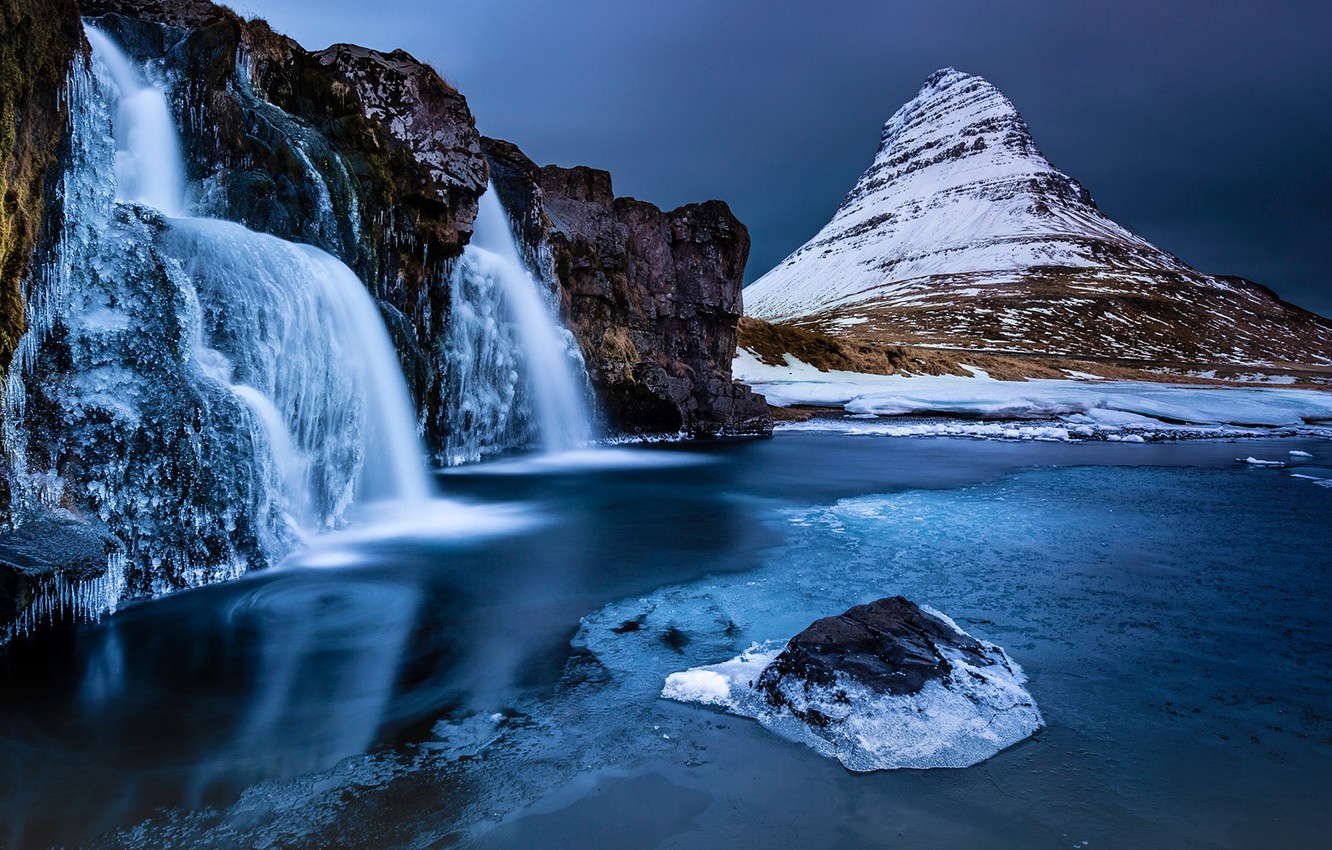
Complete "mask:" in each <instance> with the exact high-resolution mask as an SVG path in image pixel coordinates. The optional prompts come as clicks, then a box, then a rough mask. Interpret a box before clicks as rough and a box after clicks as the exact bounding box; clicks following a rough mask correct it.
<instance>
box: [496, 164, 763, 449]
mask: <svg viewBox="0 0 1332 850" xmlns="http://www.w3.org/2000/svg"><path fill="white" fill-rule="evenodd" d="M485 146H486V153H487V155H488V156H489V157H490V160H491V174H492V179H493V181H494V185H495V188H496V190H497V191H498V192H499V195H500V197H501V198H502V199H503V201H504V205H505V207H506V208H507V210H508V212H509V215H510V217H511V218H512V220H513V222H514V228H515V229H516V230H517V231H518V234H519V236H520V239H521V241H522V242H523V243H524V244H525V247H526V249H527V251H528V252H529V253H530V254H531V259H532V261H533V263H534V264H539V263H541V262H542V261H545V262H549V263H550V264H551V266H552V272H553V274H554V277H555V279H556V280H558V282H559V286H560V290H561V293H560V296H561V303H562V307H563V314H564V317H565V321H566V324H567V325H568V327H569V328H570V330H572V331H573V333H574V335H575V336H576V337H577V338H578V342H579V344H580V345H581V347H582V350H583V357H584V359H585V361H586V364H587V370H588V375H589V377H590V379H591V381H592V384H593V387H594V389H595V391H596V394H597V401H598V404H599V406H600V407H601V409H602V411H603V412H604V415H605V416H606V418H607V420H608V424H609V425H610V426H611V427H612V428H613V429H615V430H619V431H629V432H644V431H646V432H668V431H679V430H685V431H688V432H691V433H694V434H709V435H712V434H751V433H763V432H765V431H768V430H771V427H772V422H771V419H770V418H769V417H768V412H767V408H766V405H765V404H764V403H763V399H762V397H760V396H757V395H755V394H754V393H752V392H751V391H750V390H749V388H748V387H745V386H743V385H740V384H736V383H734V382H733V381H732V379H731V359H732V357H733V355H734V352H735V342H736V334H737V326H738V323H739V320H740V313H741V308H740V284H741V280H742V279H743V276H744V268H745V261H746V259H747V258H748V256H749V232H748V230H746V229H745V226H744V225H743V224H742V223H741V222H740V221H739V220H737V219H736V218H735V216H734V215H732V214H731V211H730V208H728V207H727V206H726V204H724V203H722V202H721V201H708V202H706V203H702V204H689V205H686V206H683V207H680V208H679V209H676V210H671V211H669V212H664V211H662V210H659V209H658V208H657V207H655V206H653V205H651V204H648V203H644V202H642V201H637V200H634V199H632V198H616V197H615V195H614V192H613V191H612V188H611V178H610V174H608V173H607V172H605V171H599V170H597V169H592V168H585V167H576V168H560V167H558V166H545V167H538V166H537V165H536V164H535V163H533V162H532V161H531V160H530V159H528V158H527V157H526V156H525V155H523V153H522V152H521V151H520V150H518V148H517V147H516V146H514V145H512V144H510V143H508V142H503V141H498V140H493V139H486V140H485Z"/></svg>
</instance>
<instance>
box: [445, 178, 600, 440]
mask: <svg viewBox="0 0 1332 850" xmlns="http://www.w3.org/2000/svg"><path fill="white" fill-rule="evenodd" d="M451 284H452V296H453V299H452V314H451V316H450V328H449V332H448V334H447V338H446V341H445V344H446V346H447V351H446V352H445V360H446V362H447V363H448V364H449V369H450V373H449V376H448V386H449V398H450V403H451V404H452V405H453V409H452V410H451V411H450V417H449V418H450V422H451V423H452V425H453V427H452V428H451V433H450V435H449V437H448V441H447V445H446V447H445V461H446V462H447V463H460V462H465V461H472V460H478V459H480V458H481V457H482V456H484V455H486V454H490V453H494V452H499V451H503V450H506V449H511V448H519V447H525V446H529V445H533V444H535V445H536V446H539V447H540V448H541V449H542V450H543V451H545V452H561V451H568V450H571V449H575V448H578V447H580V446H582V445H585V444H586V443H587V442H588V441H589V440H590V439H591V431H592V429H591V424H590V417H589V414H588V398H587V395H588V394H587V380H586V376H585V374H583V361H582V355H581V353H580V351H579V349H578V343H577V341H576V340H575V339H574V338H573V335H572V334H570V333H569V332H568V331H567V330H566V329H564V328H562V327H561V326H560V325H559V323H558V322H557V321H556V318H555V316H556V311H555V310H554V308H553V306H552V305H551V304H549V303H548V301H547V296H546V291H548V288H543V286H542V285H541V284H540V283H539V282H538V279H537V277H536V276H535V275H533V274H532V272H531V271H530V270H529V269H528V268H527V266H526V265H525V264H524V262H523V259H522V256H521V253H520V252H519V249H518V244H517V241H516V240H515V238H514V234H513V228H512V227H511V226H510V224H509V219H508V216H507V215H505V212H504V207H503V206H502V205H501V204H500V200H499V195H498V194H497V193H496V192H495V189H494V187H493V186H489V187H487V189H486V192H485V194H483V195H482V196H481V199H480V201H479V202H478V210H477V217H476V224H475V226H474V229H473V232H472V239H471V242H470V243H469V244H468V246H467V248H466V249H465V250H464V252H463V256H462V259H461V260H460V262H459V264H458V267H457V270H456V271H455V273H454V276H453V279H452V281H451ZM543 289H545V291H543Z"/></svg>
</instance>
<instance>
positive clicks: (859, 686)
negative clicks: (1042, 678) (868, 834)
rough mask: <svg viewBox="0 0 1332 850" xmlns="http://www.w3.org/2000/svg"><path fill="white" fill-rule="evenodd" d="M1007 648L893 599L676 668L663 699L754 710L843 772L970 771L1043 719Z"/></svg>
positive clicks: (756, 716) (737, 711)
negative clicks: (720, 659) (780, 639)
mask: <svg viewBox="0 0 1332 850" xmlns="http://www.w3.org/2000/svg"><path fill="white" fill-rule="evenodd" d="M1025 681H1026V677H1025V676H1024V675H1023V673H1022V669H1021V668H1020V667H1018V666H1017V665H1016V664H1015V663H1013V661H1012V660H1010V659H1009V657H1008V655H1007V653H1005V652H1004V651H1003V650H1002V649H1000V648H999V647H997V646H995V645H994V644H991V643H987V642H985V641H981V640H977V639H976V638H973V637H972V636H971V635H969V634H967V633H966V632H964V631H962V629H961V628H959V627H958V625H957V624H956V623H954V622H953V621H952V620H950V619H948V618H947V617H945V616H943V615H942V614H939V613H938V612H935V611H930V610H928V609H924V608H921V607H920V606H918V605H916V604H915V603H914V602H911V601H910V600H907V599H904V598H902V597H900V596H894V597H890V598H887V599H880V600H878V601H875V602H871V603H869V604H868V605H857V606H855V607H854V608H851V609H849V610H848V611H846V612H845V613H843V614H839V615H837V616H834V617H824V618H823V619H821V620H816V621H815V622H814V623H812V624H811V625H810V626H809V627H808V628H806V629H805V630H804V631H802V632H801V633H800V634H798V635H796V636H795V637H793V638H791V640H790V641H788V642H787V643H786V645H785V646H784V647H783V648H782V649H781V650H780V651H779V652H773V651H771V650H770V649H769V648H768V647H764V646H755V647H753V648H751V649H750V651H748V652H746V653H744V654H742V655H740V656H738V657H737V658H734V659H732V660H731V661H727V662H724V663H722V664H714V665H710V666H707V667H695V668H693V669H692V670H686V671H684V672H682V673H673V674H671V676H670V677H669V678H667V680H666V684H665V687H664V688H663V690H662V696H664V697H666V698H668V699H675V700H680V701H683V702H698V703H703V704H706V705H717V706H721V707H723V708H725V709H727V710H728V711H731V712H733V713H735V714H740V715H743V716H746V717H753V718H754V719H756V720H758V721H759V722H760V723H762V724H763V725H764V726H767V727H769V728H771V729H773V730H774V731H776V732H778V733H780V734H782V735H785V736H787V737H790V738H793V739H794V740H797V741H801V742H803V743H805V744H807V745H809V746H810V747H812V748H814V749H815V750H817V751H818V752H820V753H822V754H823V755H826V756H830V757H832V758H836V759H837V760H839V761H841V762H842V764H844V765H846V766H847V767H848V768H850V769H851V770H860V771H864V770H887V769H895V768H907V767H909V768H926V767H967V766H970V765H973V764H976V763H978V762H980V761H983V760H985V759H987V758H989V757H990V756H993V755H994V754H995V753H997V752H999V751H1000V750H1003V749H1004V748H1006V747H1009V746H1012V745H1013V744H1015V743H1017V742H1018V741H1021V740H1022V739H1024V738H1026V737H1028V736H1029V735H1031V734H1032V733H1033V732H1035V731H1036V730H1037V729H1039V728H1040V727H1041V726H1042V725H1044V720H1043V719H1042V718H1041V714H1040V712H1039V711H1038V710H1037V708H1036V703H1035V701H1034V700H1032V698H1031V695H1030V694H1029V693H1027V691H1026V689H1025V688H1024V687H1023V683H1024V682H1025Z"/></svg>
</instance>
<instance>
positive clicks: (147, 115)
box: [84, 26, 185, 216]
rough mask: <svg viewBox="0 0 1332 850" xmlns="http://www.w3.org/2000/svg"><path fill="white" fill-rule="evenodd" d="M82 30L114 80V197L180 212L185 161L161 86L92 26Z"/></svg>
mask: <svg viewBox="0 0 1332 850" xmlns="http://www.w3.org/2000/svg"><path fill="white" fill-rule="evenodd" d="M84 33H85V34H86V35H87V37H88V43H89V44H90V45H92V50H93V57H94V58H95V59H96V61H97V62H98V63H100V64H101V66H102V68H103V69H104V70H105V75H106V77H108V78H109V79H110V81H111V82H112V84H113V85H114V86H115V89H116V91H115V102H116V107H115V114H114V116H113V117H112V122H111V128H112V133H113V134H114V136H115V140H116V197H117V198H118V199H120V200H126V201H137V202H139V203H142V204H147V205H148V206H150V207H154V208H156V209H158V210H161V211H162V213H163V214H165V215H169V216H178V215H181V214H182V213H183V206H184V198H185V164H184V160H183V158H182V157H181V153H180V137H179V135H178V134H177V133H176V122H175V119H174V118H172V116H171V106H170V104H169V103H168V102H167V98H166V92H165V91H164V90H163V89H162V87H161V86H159V85H154V84H152V83H150V82H148V80H147V79H146V76H145V75H144V73H143V72H142V71H141V70H140V69H139V68H137V67H135V65H134V63H133V62H131V61H130V59H129V57H128V56H126V55H125V54H124V52H123V51H121V49H120V47H119V46H118V45H117V44H116V43H115V41H114V40H113V39H112V38H111V37H110V36H109V35H107V34H106V33H104V32H102V31H101V30H99V29H98V28H97V27H93V26H86V27H84Z"/></svg>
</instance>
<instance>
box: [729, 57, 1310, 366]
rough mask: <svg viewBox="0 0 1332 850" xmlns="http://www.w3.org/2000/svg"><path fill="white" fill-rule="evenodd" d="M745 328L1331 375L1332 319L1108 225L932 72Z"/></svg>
mask: <svg viewBox="0 0 1332 850" xmlns="http://www.w3.org/2000/svg"><path fill="white" fill-rule="evenodd" d="M744 295H745V301H746V307H747V309H746V313H747V314H748V315H750V316H753V317H755V318H759V319H764V320H767V321H775V322H786V323H797V324H800V325H802V326H805V327H808V328H811V329H814V330H818V331H823V332H827V333H832V334H840V335H849V336H854V337H858V338H873V339H877V340H881V341H885V342H892V343H896V344H912V345H924V346H932V347H942V348H960V349H968V350H987V351H1002V352H1006V353H1028V354H1043V355H1051V354H1053V355H1059V356H1062V357H1091V358H1115V359H1126V360H1138V361H1144V362H1178V363H1191V364H1197V363H1223V364H1240V363H1247V364H1255V363H1264V364H1281V363H1306V364H1307V363H1312V364H1318V365H1329V364H1332V321H1329V320H1327V319H1324V318H1322V317H1319V316H1317V315H1316V314H1313V313H1310V312H1308V311H1305V310H1303V309H1301V308H1299V307H1296V306H1295V305H1292V304H1288V303H1286V302H1284V301H1282V300H1281V299H1280V298H1278V297H1277V296H1276V295H1275V294H1274V293H1273V292H1272V291H1271V290H1270V289H1268V288H1267V287H1264V286H1261V285H1259V284H1255V283H1253V282H1251V281H1247V280H1244V279H1243V278H1238V277H1232V276H1224V275H1210V274H1204V273H1202V272H1199V271H1197V270H1195V269H1193V268H1192V267H1190V266H1189V265H1188V264H1187V263H1185V262H1184V261H1183V260H1181V259H1180V258H1178V257H1176V256H1175V255H1174V254H1171V253H1169V252H1168V251H1165V250H1162V249H1160V248H1158V247H1156V246H1155V245H1153V244H1152V243H1150V242H1149V241H1147V240H1146V239H1144V238H1143V237H1141V236H1138V235H1137V234H1134V233H1132V232H1131V231H1129V230H1127V229H1126V228H1124V227H1122V226H1120V225H1119V224H1117V223H1115V222H1114V221H1112V220H1111V219H1109V218H1108V217H1106V216H1105V215H1104V214H1103V213H1102V212H1101V211H1100V210H1099V209H1098V208H1097V207H1096V204H1095V202H1094V201H1093V199H1092V197H1091V194H1090V192H1088V190H1087V189H1086V188H1085V187H1083V186H1082V184H1080V183H1079V182H1078V181H1077V180H1076V179H1074V178H1072V177H1070V176H1068V175H1066V174H1064V173H1063V172H1061V171H1059V170H1058V169H1057V168H1055V167H1054V166H1053V165H1052V164H1051V163H1050V162H1049V160H1047V159H1046V158H1045V156H1044V155H1043V154H1042V153H1041V152H1040V150H1039V148H1038V147H1037V146H1036V144H1035V141H1034V139H1033V137H1032V134H1031V131H1030V128H1029V127H1028V126H1027V124H1026V122H1025V121H1024V120H1023V118H1022V116H1021V114H1020V113H1019V112H1018V110H1017V108H1016V107H1015V106H1014V105H1013V103H1012V102H1011V101H1009V100H1008V98H1007V97H1005V96H1004V95H1003V94H1002V92H1000V91H999V90H998V89H997V88H996V87H994V86H993V85H992V84H990V83H989V82H988V81H986V80H984V79H983V78H981V77H978V76H974V75H971V74H965V73H963V72H960V71H957V70H955V69H953V68H945V69H941V70H939V71H936V72H935V73H934V74H932V75H931V76H930V77H929V79H927V80H926V82H925V84H924V86H922V88H921V90H920V92H919V93H918V94H917V95H916V97H915V98H913V99H912V100H911V101H909V102H908V103H907V104H905V105H904V106H903V107H902V108H901V109H899V110H898V111H897V112H896V113H894V115H893V116H892V117H891V118H890V119H889V120H888V121H887V122H886V123H885V125H884V128H883V131H882V134H881V137H880V144H879V148H878V150H877V152H876V154H875V157H874V161H873V163H872V164H871V166H870V168H869V169H868V170H867V171H865V173H864V174H863V175H862V176H861V178H860V179H859V180H858V181H857V183H856V185H855V186H854V187H853V188H852V190H851V191H850V192H849V193H848V194H847V195H846V197H845V199H844V200H843V202H842V204H841V205H840V206H839V207H838V209H837V211H836V212H835V213H834V214H833V217H832V219H831V220H830V221H829V222H828V223H827V224H826V225H825V226H824V227H823V228H822V229H821V230H820V231H819V232H818V233H817V234H816V235H815V236H814V237H813V238H812V239H810V240H809V241H808V242H806V243H805V244H804V245H803V246H802V247H801V248H800V249H798V250H797V251H796V252H795V253H793V254H792V255H791V256H789V257H788V258H786V260H784V261H783V262H782V263H780V264H778V266H776V267H775V268H774V269H772V270H771V271H769V272H768V273H767V274H765V275H764V276H762V277H761V278H759V279H758V280H757V281H755V282H754V283H752V284H751V285H750V286H749V287H747V288H746V289H745V291H744Z"/></svg>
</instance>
